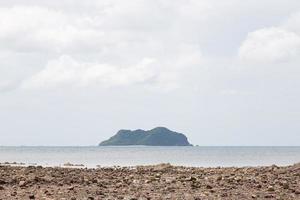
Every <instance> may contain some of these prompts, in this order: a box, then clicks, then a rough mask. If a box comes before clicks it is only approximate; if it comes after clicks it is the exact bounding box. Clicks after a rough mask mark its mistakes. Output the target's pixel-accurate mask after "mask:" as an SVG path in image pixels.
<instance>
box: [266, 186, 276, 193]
mask: <svg viewBox="0 0 300 200" xmlns="http://www.w3.org/2000/svg"><path fill="white" fill-rule="evenodd" d="M267 191H269V192H273V191H275V189H274V187H273V186H269V187H268V189H267Z"/></svg>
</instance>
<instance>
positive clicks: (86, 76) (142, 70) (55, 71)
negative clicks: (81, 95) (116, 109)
mask: <svg viewBox="0 0 300 200" xmlns="http://www.w3.org/2000/svg"><path fill="white" fill-rule="evenodd" d="M154 62H155V60H153V59H150V58H144V59H143V60H142V61H141V62H140V63H138V64H136V65H134V66H124V67H119V66H113V65H109V64H99V63H87V62H79V61H77V60H75V59H73V58H72V57H70V56H65V55H64V56H61V57H60V58H59V59H57V60H52V61H50V62H49V63H48V64H47V66H46V67H45V69H44V70H42V71H41V72H39V73H37V74H35V75H34V76H32V77H31V78H30V79H28V80H25V81H24V82H23V84H22V88H24V89H36V88H53V87H57V86H61V85H75V86H82V87H83V86H88V85H91V84H100V86H102V87H108V86H120V85H121V86H124V85H130V84H134V83H143V82H146V81H148V80H151V79H152V78H154V76H155V73H154V68H153V64H154Z"/></svg>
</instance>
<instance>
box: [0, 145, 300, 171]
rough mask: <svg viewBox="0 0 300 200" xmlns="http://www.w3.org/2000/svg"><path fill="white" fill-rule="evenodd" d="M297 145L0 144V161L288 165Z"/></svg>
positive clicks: (299, 153) (297, 156) (298, 152)
mask: <svg viewBox="0 0 300 200" xmlns="http://www.w3.org/2000/svg"><path fill="white" fill-rule="evenodd" d="M299 160H300V147H150V146H126V147H125V146H120V147H117V146H114V147H0V162H1V163H3V162H18V163H25V164H26V165H42V166H62V165H63V164H65V163H68V162H69V163H72V164H84V165H85V166H86V167H96V166H97V165H100V166H114V165H119V166H133V165H150V164H158V163H171V164H173V165H183V166H197V167H217V166H221V167H227V166H264V165H272V164H276V165H280V166H282V165H291V164H294V163H297V162H299Z"/></svg>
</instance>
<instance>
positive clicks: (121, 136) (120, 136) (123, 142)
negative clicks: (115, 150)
mask: <svg viewBox="0 0 300 200" xmlns="http://www.w3.org/2000/svg"><path fill="white" fill-rule="evenodd" d="M127 145H144V146H192V145H191V144H190V143H189V142H188V139H187V137H186V136H185V135H184V134H182V133H177V132H174V131H171V130H169V129H167V128H165V127H156V128H154V129H151V130H148V131H145V130H141V129H138V130H134V131H131V130H119V131H118V132H117V133H116V134H115V135H114V136H112V137H111V138H109V139H108V140H105V141H103V142H101V143H100V144H99V146H127Z"/></svg>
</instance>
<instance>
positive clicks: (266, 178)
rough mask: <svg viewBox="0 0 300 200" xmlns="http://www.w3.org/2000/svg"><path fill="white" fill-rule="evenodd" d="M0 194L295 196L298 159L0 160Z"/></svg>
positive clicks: (299, 195)
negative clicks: (223, 162)
mask: <svg viewBox="0 0 300 200" xmlns="http://www.w3.org/2000/svg"><path fill="white" fill-rule="evenodd" d="M0 199H3V200H4V199H9V200H11V199H45V200H46V199H47V200H51V199H53V200H54V199H60V200H63V199H65V200H69V199H70V200H76V199H78V200H79V199H82V200H84V199H86V200H93V199H131V200H134V199H137V200H138V199H141V200H144V199H145V200H147V199H195V200H196V199H198V200H200V199H228V200H229V199H230V200H232V199H282V200H288V199H300V164H295V165H292V166H287V167H278V166H275V165H273V166H268V167H242V168H235V167H230V168H195V167H175V166H171V165H169V164H160V165H153V166H137V167H110V168H107V167H105V168H97V169H87V168H62V167H53V168H52V167H47V168H44V167H40V166H36V167H33V166H32V167H31V166H29V167H23V166H19V167H18V166H3V165H2V166H0Z"/></svg>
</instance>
